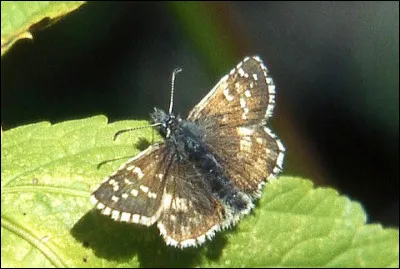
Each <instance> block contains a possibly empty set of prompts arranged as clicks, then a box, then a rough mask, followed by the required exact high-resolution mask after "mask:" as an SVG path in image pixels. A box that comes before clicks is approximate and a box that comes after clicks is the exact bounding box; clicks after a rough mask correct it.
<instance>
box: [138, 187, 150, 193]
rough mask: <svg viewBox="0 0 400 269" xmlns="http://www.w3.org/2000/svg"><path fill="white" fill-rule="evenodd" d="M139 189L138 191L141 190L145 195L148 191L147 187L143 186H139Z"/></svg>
mask: <svg viewBox="0 0 400 269" xmlns="http://www.w3.org/2000/svg"><path fill="white" fill-rule="evenodd" d="M139 188H140V189H141V190H142V192H144V193H147V192H148V191H149V187H147V186H144V185H140V187H139Z"/></svg>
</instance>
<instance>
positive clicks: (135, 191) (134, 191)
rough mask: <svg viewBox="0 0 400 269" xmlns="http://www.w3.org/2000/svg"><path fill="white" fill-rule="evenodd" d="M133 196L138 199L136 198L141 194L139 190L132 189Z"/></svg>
mask: <svg viewBox="0 0 400 269" xmlns="http://www.w3.org/2000/svg"><path fill="white" fill-rule="evenodd" d="M131 194H132V195H133V196H134V197H136V196H138V194H139V192H138V190H136V189H132V190H131Z"/></svg>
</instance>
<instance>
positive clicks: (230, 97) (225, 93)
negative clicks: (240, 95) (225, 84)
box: [224, 88, 233, 102]
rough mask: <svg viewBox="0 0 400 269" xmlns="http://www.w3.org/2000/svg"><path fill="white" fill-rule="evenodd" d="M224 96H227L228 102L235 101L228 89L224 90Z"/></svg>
mask: <svg viewBox="0 0 400 269" xmlns="http://www.w3.org/2000/svg"><path fill="white" fill-rule="evenodd" d="M224 95H225V98H226V100H228V102H230V101H232V100H233V96H232V95H230V94H229V89H228V88H225V89H224Z"/></svg>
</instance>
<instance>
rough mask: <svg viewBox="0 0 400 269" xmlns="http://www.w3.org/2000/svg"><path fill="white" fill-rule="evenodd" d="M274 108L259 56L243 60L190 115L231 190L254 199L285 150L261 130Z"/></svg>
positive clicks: (277, 168) (269, 82)
mask: <svg viewBox="0 0 400 269" xmlns="http://www.w3.org/2000/svg"><path fill="white" fill-rule="evenodd" d="M274 106H275V85H274V83H273V80H272V78H270V77H269V75H268V71H267V68H266V67H265V66H264V64H263V63H262V61H261V60H260V59H259V58H258V57H247V58H245V59H244V60H243V61H242V62H240V63H239V64H238V65H237V66H236V67H235V68H234V69H232V70H231V71H230V73H229V74H227V75H226V76H224V77H223V78H222V79H221V80H220V81H219V82H218V84H217V85H216V86H215V87H214V88H213V89H212V90H211V91H210V93H209V94H208V95H206V96H205V97H204V98H203V100H202V101H201V102H200V103H199V104H198V105H196V106H195V107H194V108H193V110H192V111H191V112H190V113H189V116H188V120H191V121H195V122H197V123H198V124H199V125H201V126H203V127H204V128H205V130H206V133H207V137H205V139H206V143H207V144H208V145H209V148H210V150H211V151H212V152H213V153H214V154H215V156H218V158H219V162H220V164H222V166H223V167H224V170H225V171H226V172H227V173H228V177H229V178H230V179H231V180H232V181H233V182H234V184H235V186H237V187H238V188H240V189H241V190H242V191H244V192H246V193H248V194H250V195H254V196H258V195H259V194H260V192H259V190H260V189H261V187H262V185H263V184H264V183H265V181H266V180H267V178H268V177H270V176H273V175H274V174H276V173H278V172H279V171H280V170H281V168H282V162H283V156H284V154H283V152H284V150H285V149H284V147H283V145H282V143H281V142H280V141H279V140H278V139H277V137H276V136H275V135H274V134H273V133H272V132H271V130H270V129H269V128H267V127H265V126H264V125H265V124H266V122H267V120H268V119H269V117H271V116H272V112H273V108H274Z"/></svg>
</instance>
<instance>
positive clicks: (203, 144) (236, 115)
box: [91, 56, 285, 248]
mask: <svg viewBox="0 0 400 269" xmlns="http://www.w3.org/2000/svg"><path fill="white" fill-rule="evenodd" d="M177 71H179V70H177ZM176 73H177V72H174V73H173V78H172V84H173V83H174V79H175V75H176ZM172 103H173V86H172V91H171V103H170V108H169V111H168V112H165V111H163V110H160V109H157V108H155V109H154V112H153V113H152V114H151V122H152V126H153V127H154V128H155V129H156V130H157V131H158V132H159V134H160V135H161V136H162V137H163V138H164V141H162V142H158V143H155V144H153V145H151V146H149V147H148V148H147V149H145V150H144V151H142V152H140V153H139V154H138V155H137V156H135V157H134V158H132V159H130V160H128V161H127V162H126V163H124V164H123V165H122V166H121V167H120V168H119V169H118V170H117V171H115V172H114V173H112V174H111V175H110V176H109V177H107V178H106V179H105V180H104V181H103V182H102V183H101V184H100V186H98V187H97V188H96V189H95V190H94V191H93V193H92V195H91V201H92V202H93V203H94V204H95V206H96V208H97V209H99V210H101V213H102V214H104V215H109V216H110V217H111V218H112V219H114V220H116V221H122V222H130V223H137V224H141V225H145V226H151V225H153V224H156V225H157V227H158V229H159V231H160V234H161V235H162V237H163V238H164V240H165V242H166V244H167V245H171V246H174V247H178V248H185V247H191V246H199V245H201V244H203V243H204V242H205V241H206V240H207V239H211V238H212V237H213V236H214V235H215V233H216V232H217V231H219V230H222V229H226V228H229V227H231V226H234V225H236V224H237V223H238V221H239V220H240V219H241V218H242V217H243V216H245V215H247V214H249V213H250V211H251V210H252V208H253V207H254V201H255V200H256V199H258V198H260V196H261V192H262V188H263V185H264V184H265V182H266V181H267V180H268V179H270V178H272V177H274V176H276V175H277V174H278V173H279V172H280V171H281V170H282V165H283V159H284V151H285V148H284V146H283V144H282V142H281V141H280V140H279V139H278V138H277V136H276V135H275V134H274V133H273V132H272V131H271V130H270V129H269V128H268V127H266V124H267V122H268V120H269V119H270V117H271V116H272V112H273V109H274V106H275V85H274V83H273V80H272V78H271V77H270V76H269V73H268V70H267V68H266V67H265V65H264V64H263V62H262V61H261V59H260V58H259V57H258V56H253V57H246V58H244V60H243V61H241V62H240V63H239V64H238V65H237V66H236V67H235V68H233V69H232V70H231V71H230V72H229V73H228V74H227V75H225V76H224V77H222V78H221V79H220V81H219V82H218V83H217V84H216V86H215V87H214V88H213V89H212V90H211V91H210V92H209V93H208V94H207V95H206V96H205V97H204V98H203V99H202V100H201V101H200V103H198V104H197V105H196V106H195V107H194V108H193V109H192V110H191V111H190V113H189V115H188V117H187V118H186V119H183V118H181V117H180V116H179V115H176V114H175V113H174V112H173V108H172Z"/></svg>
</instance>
